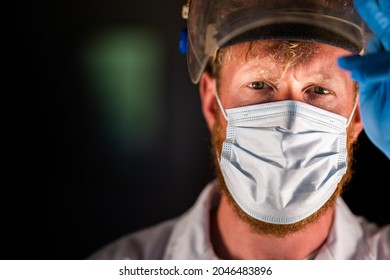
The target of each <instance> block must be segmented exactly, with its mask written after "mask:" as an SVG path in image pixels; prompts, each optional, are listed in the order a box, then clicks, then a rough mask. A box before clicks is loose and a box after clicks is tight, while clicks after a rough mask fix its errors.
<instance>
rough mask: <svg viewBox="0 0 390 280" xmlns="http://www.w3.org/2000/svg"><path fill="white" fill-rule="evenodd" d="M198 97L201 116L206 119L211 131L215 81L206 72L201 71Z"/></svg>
mask: <svg viewBox="0 0 390 280" xmlns="http://www.w3.org/2000/svg"><path fill="white" fill-rule="evenodd" d="M199 91H200V99H201V103H202V111H203V116H204V118H205V119H206V123H207V126H208V128H209V130H210V131H212V129H213V127H214V123H215V116H216V115H215V114H216V111H215V102H216V100H215V95H216V93H217V92H216V91H217V90H216V88H215V81H214V78H213V77H211V75H210V74H209V73H207V72H203V74H202V76H201V78H200V84H199Z"/></svg>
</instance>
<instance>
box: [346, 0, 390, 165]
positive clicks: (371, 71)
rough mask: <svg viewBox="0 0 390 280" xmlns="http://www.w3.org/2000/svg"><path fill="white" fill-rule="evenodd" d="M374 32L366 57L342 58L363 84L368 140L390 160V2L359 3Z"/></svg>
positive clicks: (358, 0) (360, 0)
mask: <svg viewBox="0 0 390 280" xmlns="http://www.w3.org/2000/svg"><path fill="white" fill-rule="evenodd" d="M354 3H355V7H356V9H357V11H358V12H359V14H360V15H361V17H362V18H363V19H364V20H365V22H366V23H367V25H368V26H369V27H370V29H371V30H372V31H373V32H374V34H375V37H374V38H372V39H371V40H370V41H369V42H368V44H367V46H366V54H365V55H364V56H359V55H356V56H349V57H342V58H340V59H339V65H340V66H341V67H342V68H344V69H346V70H349V71H351V75H352V78H353V79H354V80H356V81H357V82H358V83H359V88H360V97H359V105H360V112H361V116H362V121H363V125H364V130H365V132H366V134H367V136H368V138H369V139H370V140H371V141H372V143H374V144H375V145H376V146H377V147H378V148H379V149H380V150H381V151H382V152H383V153H384V154H385V155H386V156H387V157H388V158H389V159H390V0H379V1H377V0H355V1H354Z"/></svg>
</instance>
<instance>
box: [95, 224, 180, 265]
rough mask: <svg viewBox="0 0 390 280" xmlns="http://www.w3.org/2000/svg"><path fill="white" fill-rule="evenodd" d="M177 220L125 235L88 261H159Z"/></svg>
mask: <svg viewBox="0 0 390 280" xmlns="http://www.w3.org/2000/svg"><path fill="white" fill-rule="evenodd" d="M176 221H177V219H171V220H167V221H165V222H162V223H160V224H157V225H154V226H152V227H149V228H145V229H142V230H139V231H136V232H134V233H130V234H127V235H125V236H123V237H121V238H119V239H118V240H116V241H114V242H112V243H110V244H108V245H107V246H105V247H103V248H102V249H100V250H99V251H97V252H95V253H94V254H93V255H91V256H90V257H89V258H88V259H90V260H123V259H134V260H141V259H161V257H162V256H163V254H164V252H165V249H166V246H167V244H168V241H169V238H170V236H171V233H172V230H173V228H174V225H175V224H176Z"/></svg>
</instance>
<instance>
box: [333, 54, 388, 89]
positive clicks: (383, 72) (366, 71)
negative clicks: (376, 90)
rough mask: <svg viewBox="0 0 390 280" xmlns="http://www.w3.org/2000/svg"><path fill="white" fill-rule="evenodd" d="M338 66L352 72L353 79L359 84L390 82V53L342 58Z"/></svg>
mask: <svg viewBox="0 0 390 280" xmlns="http://www.w3.org/2000/svg"><path fill="white" fill-rule="evenodd" d="M338 64H339V66H340V67H341V68H343V69H345V70H349V71H351V72H352V73H351V76H352V78H353V79H354V80H356V81H358V82H359V83H374V82H381V81H386V80H390V53H373V54H368V55H365V56H359V55H354V56H346V57H341V58H339V59H338Z"/></svg>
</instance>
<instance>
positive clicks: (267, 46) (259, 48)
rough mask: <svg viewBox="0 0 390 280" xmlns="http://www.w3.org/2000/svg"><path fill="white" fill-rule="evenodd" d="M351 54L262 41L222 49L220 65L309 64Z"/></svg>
mask: <svg viewBox="0 0 390 280" xmlns="http://www.w3.org/2000/svg"><path fill="white" fill-rule="evenodd" d="M349 54H351V53H350V52H349V51H346V50H343V49H341V48H338V47H334V46H330V45H326V44H321V43H315V42H307V41H281V40H261V41H253V42H245V43H240V44H236V45H231V46H229V47H226V48H224V49H221V50H220V51H219V53H218V57H217V59H218V60H219V63H222V64H224V63H229V62H231V61H234V62H239V61H240V60H241V61H242V62H250V61H251V60H255V59H269V60H274V61H276V62H279V63H289V64H291V63H292V62H293V63H294V64H296V63H300V64H302V63H308V62H310V61H311V60H313V59H316V58H317V59H322V60H325V59H330V58H337V57H339V56H343V55H349Z"/></svg>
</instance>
